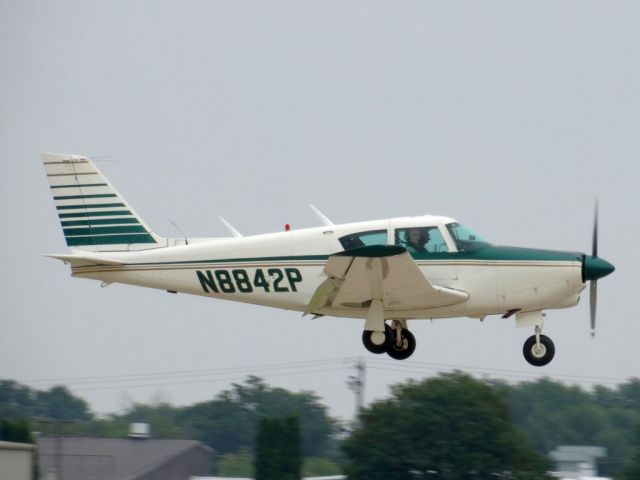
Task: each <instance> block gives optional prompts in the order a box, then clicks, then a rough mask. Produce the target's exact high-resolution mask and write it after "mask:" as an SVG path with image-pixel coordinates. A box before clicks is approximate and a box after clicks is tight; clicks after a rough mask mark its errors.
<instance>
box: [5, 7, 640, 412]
mask: <svg viewBox="0 0 640 480" xmlns="http://www.w3.org/2000/svg"><path fill="white" fill-rule="evenodd" d="M0 65H1V68H2V73H1V74H0V158H1V159H2V162H3V164H4V165H5V166H4V168H3V171H4V176H3V179H4V181H3V182H2V183H3V186H2V189H0V200H1V201H0V213H1V215H2V217H3V218H4V219H5V224H4V228H3V229H2V233H3V234H2V236H1V239H0V264H1V265H2V274H1V275H0V292H1V293H0V312H1V317H0V378H10V379H15V380H17V381H20V382H24V383H27V384H30V385H34V386H36V385H37V386H47V385H50V384H51V383H52V382H53V383H56V382H54V381H55V380H57V379H69V378H71V379H75V380H73V382H71V381H68V382H66V383H68V384H69V385H70V387H71V389H72V391H73V392H74V393H76V394H77V395H80V396H82V397H83V398H85V399H87V400H88V401H89V402H90V404H91V407H92V409H93V410H94V411H96V412H100V413H105V412H114V411H118V410H120V409H122V408H124V407H125V406H127V405H128V404H129V402H132V401H140V402H147V401H151V400H153V399H156V400H157V399H158V398H162V399H164V400H167V401H170V402H173V403H175V404H180V405H183V404H190V403H194V402H196V401H203V400H206V399H210V398H212V397H213V396H214V395H216V394H217V393H218V392H220V391H221V390H223V389H225V388H228V387H229V385H230V382H231V381H239V380H241V379H242V378H243V377H244V376H246V375H247V374H249V373H252V372H253V373H256V374H258V375H261V376H263V377H265V378H266V380H267V382H269V383H270V384H271V385H277V386H282V387H285V388H289V389H292V390H296V391H297V390H303V389H304V390H313V391H316V392H317V393H318V394H319V395H320V396H321V397H322V398H323V400H324V401H325V402H326V404H327V405H329V406H330V408H331V412H332V414H334V415H338V416H341V417H343V418H348V417H350V416H351V415H352V414H353V409H354V407H353V404H354V400H353V395H352V394H351V392H349V391H348V389H347V387H346V385H345V381H346V379H347V377H348V375H349V374H350V373H352V372H353V371H352V370H350V369H349V366H350V363H349V362H348V361H346V360H342V359H345V358H349V357H356V356H362V357H363V358H365V359H367V360H370V362H371V363H370V368H369V370H368V372H367V380H368V381H367V392H366V398H367V401H371V400H373V399H375V398H381V397H383V396H385V395H386V394H387V393H388V386H389V385H390V384H393V383H395V382H398V381H402V380H404V379H405V378H409V377H413V378H422V377H423V376H426V375H433V374H435V373H436V372H437V371H438V370H439V369H447V368H449V366H460V367H462V368H463V369H464V370H467V371H469V372H473V373H475V374H479V375H483V374H484V375H486V376H490V377H496V378H504V379H507V380H513V381H516V380H518V379H522V378H526V377H530V376H533V375H549V376H552V377H555V378H557V379H560V380H564V381H567V382H577V381H581V382H582V383H583V384H585V385H588V384H589V382H592V381H597V380H600V381H606V382H614V381H615V379H625V378H628V377H631V376H637V375H640V358H639V356H638V354H637V352H638V339H640V321H639V320H640V319H639V318H638V313H637V312H636V303H635V301H636V299H637V298H638V294H639V293H640V291H639V289H638V281H637V278H636V277H635V274H636V273H637V272H638V271H640V256H639V254H638V248H639V246H640V241H639V240H640V235H639V233H640V229H639V227H638V221H637V219H636V211H637V208H638V188H637V186H638V179H639V177H640V175H639V173H640V171H639V170H640V168H639V167H638V163H637V161H638V158H639V151H640V148H639V142H640V135H639V133H640V132H639V126H640V4H638V2H634V1H629V2H616V1H609V2H592V1H565V2H513V1H503V2H455V1H451V2H427V1H417V2H409V1H404V2H373V1H363V2H355V1H352V2H344V1H337V2H301V1H290V2H268V1H244V2H237V1H216V2H213V1H188V2H177V1H138V2H130V1H109V2H96V1H94V2H87V1H84V0H83V1H68V0H65V1H9V0H0ZM43 151H52V152H64V153H76V154H86V155H90V156H93V157H95V158H96V159H98V160H99V161H100V163H99V166H100V168H101V170H102V171H103V172H104V173H105V174H106V175H107V177H109V179H110V180H111V181H112V182H113V183H114V184H115V185H116V187H117V188H118V189H119V190H120V192H121V193H122V194H123V195H124V196H125V197H126V198H127V200H128V201H129V202H130V203H131V204H132V205H133V207H134V208H135V209H136V210H137V211H138V213H139V214H141V215H142V216H143V218H144V219H145V220H146V222H147V223H148V224H149V225H150V226H151V227H152V228H153V229H154V230H156V231H157V232H158V233H159V234H161V235H166V236H179V233H178V232H177V231H176V230H175V228H174V227H173V226H172V225H171V224H170V222H169V220H168V219H172V220H173V221H175V222H176V223H177V224H178V225H179V226H180V227H181V228H182V229H183V230H184V231H185V232H186V233H187V235H189V236H226V235H227V232H226V231H225V229H224V228H223V226H222V225H221V224H220V223H219V222H218V220H217V216H218V215H223V216H225V217H226V218H227V219H228V220H230V221H231V223H233V224H234V225H235V226H236V228H238V229H239V230H240V231H241V232H243V233H245V234H253V233H263V232H269V231H275V230H280V229H282V226H283V225H284V224H285V223H291V224H292V226H293V227H294V228H303V227H310V226H314V225H317V224H319V221H318V220H317V219H316V217H315V216H314V215H313V213H312V212H311V211H310V210H309V208H308V206H307V205H308V204H309V203H313V204H315V205H316V206H317V207H319V208H320V209H321V210H322V211H323V212H324V213H325V214H326V215H328V216H329V217H330V218H332V219H333V220H334V221H335V222H349V221H358V220H368V219H377V218H385V217H392V216H404V215H416V214H427V213H432V214H440V215H447V216H452V217H455V218H457V219H458V220H460V221H462V222H464V223H467V224H469V225H471V226H473V227H474V228H475V229H477V230H478V231H480V232H482V233H483V234H484V235H485V236H487V237H489V238H490V239H491V240H492V241H493V242H494V243H497V244H507V245H509V244H510V245H521V246H533V247H541V248H554V249H568V250H580V251H589V250H590V248H591V245H590V244H591V238H590V237H591V228H592V215H593V213H592V212H593V199H594V197H595V196H596V195H598V196H599V197H600V199H601V210H600V213H601V215H600V222H601V223H600V227H601V228H600V245H599V251H600V254H601V255H602V256H603V257H604V258H606V259H607V260H609V261H611V262H612V263H614V264H615V266H616V267H617V270H616V272H615V273H614V274H613V275H611V276H610V277H607V278H605V279H603V280H601V281H600V283H599V304H598V309H599V316H598V331H597V336H596V338H595V339H593V340H592V339H591V338H590V335H589V328H588V301H585V300H587V299H586V298H583V300H582V302H581V304H580V305H579V306H578V307H577V308H574V309H570V310H559V311H550V312H548V316H547V321H546V325H545V333H546V334H547V335H549V336H550V337H552V338H553V339H554V341H555V343H556V349H557V353H556V358H555V359H554V361H553V362H552V364H551V365H550V366H548V367H546V368H543V369H536V368H534V367H530V366H529V365H528V364H527V363H526V362H525V360H524V359H523V357H522V353H521V350H522V343H523V342H524V340H525V339H526V337H528V336H529V335H530V334H531V332H530V331H529V329H516V327H515V322H514V321H513V320H502V319H500V318H499V317H490V318H488V319H487V320H486V321H485V322H484V323H480V322H478V321H477V320H471V319H450V320H437V321H434V322H429V321H422V322H421V321H415V322H413V324H412V325H411V328H412V330H413V331H414V333H415V335H416V337H417V341H418V348H417V350H416V353H415V354H414V356H413V357H412V358H411V359H410V360H409V361H406V362H404V363H402V364H399V363H397V362H395V361H393V360H391V359H388V357H386V356H384V357H378V356H373V355H371V354H368V353H367V352H366V351H365V350H364V348H363V347H362V345H361V342H360V335H361V330H362V321H361V320H350V319H336V318H322V319H317V320H313V321H312V320H309V319H308V318H305V319H303V318H301V317H300V315H299V314H298V313H294V312H285V311H279V310H271V309H265V308H261V307H256V306H250V305H243V304H239V303H227V302H222V301H213V300H211V299H206V298H200V297H189V296H185V295H169V294H167V293H164V292H162V291H155V290H148V289H142V288H136V287H129V286H121V285H112V286H110V287H108V288H104V289H103V288H100V286H99V284H98V282H93V281H87V280H80V279H72V278H70V276H69V270H68V267H66V266H64V265H62V264H61V263H60V262H58V261H55V260H52V259H48V258H45V257H43V256H42V254H45V253H54V252H64V251H65V250H66V247H65V243H64V239H63V236H62V232H61V231H60V227H59V224H58V220H57V218H56V214H55V208H54V205H53V201H52V199H51V197H50V192H49V189H48V187H47V182H46V178H45V175H44V171H43V168H42V166H41V164H40V158H39V155H40V152H43ZM316 360H323V361H322V362H319V363H311V362H313V361H316ZM374 361H375V363H374ZM291 362H309V363H301V364H300V365H298V366H296V367H295V368H289V369H287V370H279V369H275V368H270V369H264V370H258V369H255V368H253V367H255V366H260V365H276V364H277V365H280V366H282V365H284V364H286V365H288V366H289V367H291V365H290V364H291ZM318 365H323V366H322V367H321V368H318ZM411 365H413V366H411ZM374 366H375V367H377V368H375V369H374V368H373V367H374ZM223 368H230V369H235V370H229V371H226V372H224V371H221V370H219V369H223ZM196 370H207V371H209V372H208V374H207V375H202V376H188V375H187V373H194V371H196ZM498 370H500V371H498ZM176 371H180V372H186V373H182V374H180V375H177V376H172V377H170V376H168V375H160V376H157V377H153V378H152V377H149V376H147V377H124V376H127V375H132V374H151V373H166V372H176ZM285 373H286V375H284V374H285ZM105 376H113V378H104V377H105ZM583 376H592V377H596V378H595V379H593V378H592V379H587V378H581V377H583ZM84 377H86V378H88V379H94V380H95V379H100V380H101V381H102V382H103V383H98V384H95V383H94V384H88V383H81V380H79V379H80V378H84ZM132 378H135V379H136V383H137V384H138V385H152V386H149V387H141V386H138V387H133V386H130V385H129V382H124V381H123V380H131V379H132ZM116 380H117V381H116ZM58 383H59V382H58ZM97 387H100V389H97Z"/></svg>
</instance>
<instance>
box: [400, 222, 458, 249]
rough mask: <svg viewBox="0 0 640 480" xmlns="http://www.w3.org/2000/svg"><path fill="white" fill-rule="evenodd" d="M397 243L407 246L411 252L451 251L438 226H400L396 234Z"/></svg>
mask: <svg viewBox="0 0 640 480" xmlns="http://www.w3.org/2000/svg"><path fill="white" fill-rule="evenodd" d="M395 244H396V245H400V246H402V247H404V248H406V249H407V251H408V252H409V253H417V252H425V253H443V252H448V251H449V248H448V247H447V243H446V242H445V241H444V238H442V234H441V233H440V229H439V228H438V227H410V228H398V229H396V234H395Z"/></svg>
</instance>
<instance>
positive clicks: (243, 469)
mask: <svg viewBox="0 0 640 480" xmlns="http://www.w3.org/2000/svg"><path fill="white" fill-rule="evenodd" d="M216 470H217V474H218V475H220V476H221V477H245V478H252V477H253V476H254V475H253V455H251V453H249V451H248V450H246V449H245V450H241V451H240V452H238V453H227V454H225V455H222V456H221V457H220V458H219V459H218V461H217V462H216Z"/></svg>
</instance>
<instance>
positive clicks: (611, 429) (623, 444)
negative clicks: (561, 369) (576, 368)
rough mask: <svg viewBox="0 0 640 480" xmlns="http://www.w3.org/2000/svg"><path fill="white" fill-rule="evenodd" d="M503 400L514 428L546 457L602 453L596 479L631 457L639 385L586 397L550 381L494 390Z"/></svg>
mask: <svg viewBox="0 0 640 480" xmlns="http://www.w3.org/2000/svg"><path fill="white" fill-rule="evenodd" d="M494 386H495V388H496V389H497V390H498V392H500V394H501V396H503V398H505V399H506V401H507V403H508V404H509V407H510V409H511V412H512V415H513V419H514V421H515V423H516V425H517V426H518V427H519V428H520V429H522V430H523V431H524V432H525V433H526V434H527V435H528V436H529V438H530V440H531V443H532V444H533V446H534V448H535V449H536V450H537V451H538V452H539V453H541V454H544V455H546V454H547V453H548V452H550V451H551V450H553V449H555V448H556V447H557V446H558V445H596V446H601V447H605V448H606V449H607V458H604V459H601V460H599V462H598V467H599V473H600V474H603V475H607V476H615V475H617V474H619V473H620V472H621V470H622V468H623V466H624V465H625V464H626V463H628V462H629V460H630V458H631V456H632V454H633V447H632V445H633V441H634V425H635V424H636V423H637V422H638V421H640V382H639V381H638V380H631V381H629V382H628V383H625V384H622V385H620V386H617V387H614V388H606V387H603V386H598V387H596V388H595V389H594V391H593V392H588V391H585V390H583V389H582V388H579V387H576V386H567V385H563V384H561V383H558V382H554V381H552V380H549V379H541V380H537V381H534V382H525V383H520V384H518V385H507V384H504V383H498V384H494Z"/></svg>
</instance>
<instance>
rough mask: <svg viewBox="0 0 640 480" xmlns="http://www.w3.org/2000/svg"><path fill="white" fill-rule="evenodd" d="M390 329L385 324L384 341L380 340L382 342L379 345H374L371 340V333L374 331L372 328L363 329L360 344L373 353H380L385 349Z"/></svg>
mask: <svg viewBox="0 0 640 480" xmlns="http://www.w3.org/2000/svg"><path fill="white" fill-rule="evenodd" d="M390 330H391V329H390V328H389V326H388V325H385V333H384V337H385V338H384V342H382V344H380V345H376V344H375V343H373V341H372V340H371V335H372V334H374V333H376V332H374V331H372V330H364V331H363V332H362V344H363V345H364V348H366V349H367V350H369V351H370V352H371V353H375V354H378V355H379V354H381V353H384V352H386V351H387V343H388V342H389V331H390Z"/></svg>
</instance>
